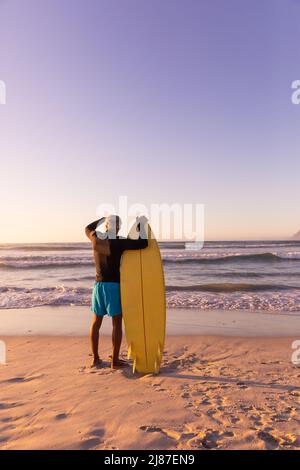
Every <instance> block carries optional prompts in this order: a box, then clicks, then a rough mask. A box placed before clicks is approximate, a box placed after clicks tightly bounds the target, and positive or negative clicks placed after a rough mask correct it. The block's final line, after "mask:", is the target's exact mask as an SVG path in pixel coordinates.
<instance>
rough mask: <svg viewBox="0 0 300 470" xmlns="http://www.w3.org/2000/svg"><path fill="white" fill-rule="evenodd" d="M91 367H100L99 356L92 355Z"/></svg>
mask: <svg viewBox="0 0 300 470" xmlns="http://www.w3.org/2000/svg"><path fill="white" fill-rule="evenodd" d="M91 367H94V368H95V369H100V367H102V360H101V359H100V357H94V359H93V362H92V364H91Z"/></svg>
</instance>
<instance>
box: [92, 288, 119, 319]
mask: <svg viewBox="0 0 300 470" xmlns="http://www.w3.org/2000/svg"><path fill="white" fill-rule="evenodd" d="M91 310H92V312H94V313H95V315H98V316H100V317H103V316H104V315H109V316H110V317H115V316H117V315H121V314H122V308H121V292H120V284H119V282H95V284H94V288H93V294H92V306H91Z"/></svg>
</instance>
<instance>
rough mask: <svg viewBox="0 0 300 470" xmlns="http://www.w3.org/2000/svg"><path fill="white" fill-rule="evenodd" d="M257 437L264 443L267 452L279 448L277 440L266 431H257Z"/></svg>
mask: <svg viewBox="0 0 300 470" xmlns="http://www.w3.org/2000/svg"><path fill="white" fill-rule="evenodd" d="M257 436H258V437H259V439H261V440H262V441H264V443H265V444H266V447H267V449H268V450H271V449H276V448H277V447H279V443H280V442H279V440H278V439H277V438H276V437H275V436H273V435H272V434H271V433H270V432H268V431H259V432H258V434H257Z"/></svg>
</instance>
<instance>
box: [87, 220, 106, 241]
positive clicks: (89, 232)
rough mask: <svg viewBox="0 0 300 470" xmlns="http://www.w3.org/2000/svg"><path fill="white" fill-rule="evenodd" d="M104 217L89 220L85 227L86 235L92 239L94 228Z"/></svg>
mask: <svg viewBox="0 0 300 470" xmlns="http://www.w3.org/2000/svg"><path fill="white" fill-rule="evenodd" d="M104 220H105V217H102V218H101V219H98V220H95V222H91V223H90V224H89V225H87V226H86V227H85V234H86V236H87V237H88V238H89V239H90V240H91V241H92V237H93V235H94V234H95V230H96V228H97V226H98V224H100V223H102V222H104Z"/></svg>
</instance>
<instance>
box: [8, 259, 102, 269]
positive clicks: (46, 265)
mask: <svg viewBox="0 0 300 470" xmlns="http://www.w3.org/2000/svg"><path fill="white" fill-rule="evenodd" d="M93 264H94V263H93V261H91V260H82V261H78V260H74V261H71V260H69V261H61V262H58V261H53V262H51V261H48V262H43V263H40V264H37V263H34V262H25V263H24V262H18V261H16V262H11V263H2V262H0V269H53V268H56V269H60V268H61V269H64V268H68V267H72V268H80V267H82V266H93Z"/></svg>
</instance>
